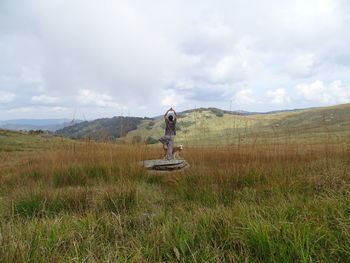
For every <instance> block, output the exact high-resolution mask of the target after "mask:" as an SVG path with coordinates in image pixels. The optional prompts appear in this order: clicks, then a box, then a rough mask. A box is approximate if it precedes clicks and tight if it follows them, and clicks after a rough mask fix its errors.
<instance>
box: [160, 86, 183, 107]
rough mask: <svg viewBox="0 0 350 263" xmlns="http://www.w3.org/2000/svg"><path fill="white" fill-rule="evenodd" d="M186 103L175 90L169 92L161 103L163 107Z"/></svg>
mask: <svg viewBox="0 0 350 263" xmlns="http://www.w3.org/2000/svg"><path fill="white" fill-rule="evenodd" d="M183 102H184V98H183V97H182V96H181V95H179V94H177V93H176V92H175V91H173V90H169V91H168V92H166V93H165V96H164V98H163V99H162V101H161V105H162V106H172V107H174V106H178V105H180V104H182V103H183Z"/></svg>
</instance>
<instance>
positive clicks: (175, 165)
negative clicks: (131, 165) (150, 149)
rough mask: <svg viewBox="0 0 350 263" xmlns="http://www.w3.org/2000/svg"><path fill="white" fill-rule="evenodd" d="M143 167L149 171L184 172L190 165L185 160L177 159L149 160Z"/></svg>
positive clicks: (144, 162) (143, 163)
mask: <svg viewBox="0 0 350 263" xmlns="http://www.w3.org/2000/svg"><path fill="white" fill-rule="evenodd" d="M141 165H142V166H143V167H145V168H146V169H148V170H153V171H162V172H166V171H182V170H183V169H185V168H187V167H188V166H189V165H188V163H187V161H186V160H184V159H175V160H164V159H159V160H147V161H143V162H141Z"/></svg>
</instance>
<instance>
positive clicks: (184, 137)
mask: <svg viewBox="0 0 350 263" xmlns="http://www.w3.org/2000/svg"><path fill="white" fill-rule="evenodd" d="M163 133H164V121H163V120H162V119H154V120H143V121H142V122H141V123H140V124H139V126H138V128H137V129H135V130H133V131H131V132H129V133H128V134H127V136H126V137H125V138H123V139H122V140H123V141H124V142H128V143H129V142H133V141H140V140H141V141H146V142H148V143H155V142H156V139H158V138H159V137H160V136H162V135H163ZM349 136H350V104H344V105H337V106H332V107H323V108H311V109H304V110H296V111H282V112H277V113H270V114H263V113H262V114H255V115H250V114H245V115H239V114H232V113H231V112H225V111H220V110H218V109H214V108H209V109H203V108H201V109H198V110H190V111H187V112H184V113H183V114H181V115H180V116H179V120H178V133H177V137H176V141H177V143H184V144H186V145H239V144H242V143H243V144H244V143H263V142H270V143H273V142H280V141H286V140H287V141H289V142H303V141H304V142H305V141H306V142H312V141H314V140H320V139H321V140H332V141H334V142H341V141H342V140H346V139H347V138H348V137H349ZM140 138H141V139H140Z"/></svg>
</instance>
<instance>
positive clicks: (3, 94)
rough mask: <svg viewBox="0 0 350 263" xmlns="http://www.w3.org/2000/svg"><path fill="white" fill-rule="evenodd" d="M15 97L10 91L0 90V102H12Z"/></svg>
mask: <svg viewBox="0 0 350 263" xmlns="http://www.w3.org/2000/svg"><path fill="white" fill-rule="evenodd" d="M15 97H16V95H15V94H13V93H11V92H7V91H1V90H0V104H6V103H9V102H12V101H13V100H14V99H15Z"/></svg>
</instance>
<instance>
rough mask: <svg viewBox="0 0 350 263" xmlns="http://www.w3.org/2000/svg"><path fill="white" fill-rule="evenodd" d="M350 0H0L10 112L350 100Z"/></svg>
mask: <svg viewBox="0 0 350 263" xmlns="http://www.w3.org/2000/svg"><path fill="white" fill-rule="evenodd" d="M349 24H350V2H349V1H347V0H308V1H304V0H290V1H281V0H264V1H260V0H218V1H208V0H191V1H188V0H187V1H185V0H150V1H144V0H100V1H97V0H95V1H94V0H50V1H48V0H26V1H23V0H0V120H7V119H16V118H75V119H95V118H101V117H112V116H119V115H123V116H149V117H150V116H157V115H161V114H162V113H163V112H164V111H165V110H166V109H168V108H170V107H173V108H174V109H176V110H178V111H183V110H187V109H192V108H199V107H218V108H221V109H224V110H246V111H259V112H266V111H272V110H280V109H293V108H307V107H318V106H328V105H335V104H342V103H349V102H350V34H349V28H348V27H349Z"/></svg>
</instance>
